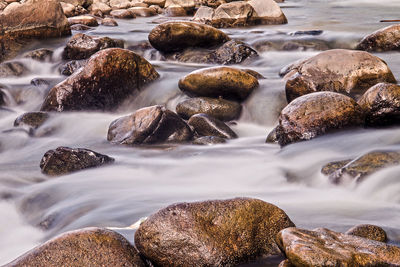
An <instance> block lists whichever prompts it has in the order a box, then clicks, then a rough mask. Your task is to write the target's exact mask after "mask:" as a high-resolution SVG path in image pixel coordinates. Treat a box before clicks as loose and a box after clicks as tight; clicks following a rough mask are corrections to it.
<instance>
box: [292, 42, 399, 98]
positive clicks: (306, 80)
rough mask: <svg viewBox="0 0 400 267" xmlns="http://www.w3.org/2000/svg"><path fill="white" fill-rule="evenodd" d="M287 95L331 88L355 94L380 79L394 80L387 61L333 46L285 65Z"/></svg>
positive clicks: (360, 92)
mask: <svg viewBox="0 0 400 267" xmlns="http://www.w3.org/2000/svg"><path fill="white" fill-rule="evenodd" d="M287 71H288V73H287V74H286V76H285V79H286V98H287V100H288V102H290V101H292V100H293V99H295V98H296V97H299V96H302V95H305V94H309V93H312V92H317V91H333V92H338V93H342V94H346V95H350V96H352V97H354V98H358V97H360V96H361V95H362V94H363V93H364V92H365V91H366V90H367V89H368V88H369V87H371V86H372V85H375V84H377V83H379V82H390V83H393V82H396V80H395V78H394V76H393V74H392V72H391V71H390V69H389V67H388V66H387V65H386V63H385V62H384V61H383V60H381V59H380V58H378V57H376V56H373V55H371V54H369V53H367V52H363V51H351V50H344V49H333V50H328V51H324V52H321V53H319V54H318V55H316V56H313V57H311V58H309V59H307V60H303V61H300V62H296V63H295V65H294V66H291V67H288V68H287Z"/></svg>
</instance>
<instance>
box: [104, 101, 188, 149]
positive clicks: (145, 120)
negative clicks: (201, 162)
mask: <svg viewBox="0 0 400 267" xmlns="http://www.w3.org/2000/svg"><path fill="white" fill-rule="evenodd" d="M192 136H193V134H192V131H191V129H190V127H189V126H188V125H187V124H186V122H184V121H183V120H182V119H181V118H180V117H179V116H178V115H177V114H175V113H174V112H172V111H170V110H168V109H165V108H164V107H163V106H151V107H146V108H142V109H139V110H137V111H136V112H134V113H133V114H131V115H128V116H125V117H122V118H119V119H117V120H115V121H113V122H112V123H111V124H110V127H109V129H108V135H107V140H108V141H110V142H112V143H117V144H123V145H135V144H154V143H163V142H172V143H179V142H186V141H189V140H190V139H191V138H192Z"/></svg>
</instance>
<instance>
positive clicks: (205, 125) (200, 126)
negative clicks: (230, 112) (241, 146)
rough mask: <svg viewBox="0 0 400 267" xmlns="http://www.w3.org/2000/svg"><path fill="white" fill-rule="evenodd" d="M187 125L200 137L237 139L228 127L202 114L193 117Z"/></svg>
mask: <svg viewBox="0 0 400 267" xmlns="http://www.w3.org/2000/svg"><path fill="white" fill-rule="evenodd" d="M188 123H189V125H190V126H192V127H193V129H194V130H195V131H196V133H198V134H199V135H200V136H217V137H221V138H227V139H233V138H237V137H238V136H237V134H236V133H235V132H234V131H232V129H231V128H229V126H228V125H226V124H225V123H223V122H222V121H220V120H218V119H216V118H213V117H211V116H209V115H207V114H204V113H200V114H196V115H193V116H192V117H191V118H190V119H189V121H188Z"/></svg>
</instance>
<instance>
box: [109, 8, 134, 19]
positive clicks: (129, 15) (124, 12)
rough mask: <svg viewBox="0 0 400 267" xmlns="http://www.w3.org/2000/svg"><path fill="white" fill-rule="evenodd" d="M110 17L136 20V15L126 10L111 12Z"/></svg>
mask: <svg viewBox="0 0 400 267" xmlns="http://www.w3.org/2000/svg"><path fill="white" fill-rule="evenodd" d="M110 16H112V17H113V18H117V19H133V18H136V15H135V14H134V13H133V12H131V11H129V10H126V9H116V10H113V11H111V12H110Z"/></svg>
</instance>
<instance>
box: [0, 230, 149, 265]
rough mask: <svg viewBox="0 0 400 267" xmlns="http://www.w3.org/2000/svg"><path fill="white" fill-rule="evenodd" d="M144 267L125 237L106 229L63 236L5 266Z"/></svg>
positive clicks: (75, 232) (81, 231)
mask: <svg viewBox="0 0 400 267" xmlns="http://www.w3.org/2000/svg"><path fill="white" fill-rule="evenodd" d="M5 266H7V267H17V266H46V267H59V266H115V267H123V266H124V267H128V266H129V267H144V266H145V265H144V263H143V261H142V260H141V258H140V256H139V254H138V252H137V250H136V249H135V248H134V247H133V246H132V245H130V244H129V242H128V240H126V239H125V238H124V237H123V236H122V235H120V234H118V233H116V232H114V231H111V230H108V229H104V228H94V227H92V228H84V229H80V230H75V231H70V232H66V233H63V234H61V235H59V236H57V237H55V238H53V239H51V240H49V241H47V242H46V243H44V244H42V245H39V246H38V247H36V248H34V249H32V250H31V251H29V252H27V253H26V254H24V255H23V256H21V257H19V258H17V259H16V260H14V261H13V262H11V263H9V264H7V265H5Z"/></svg>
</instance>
